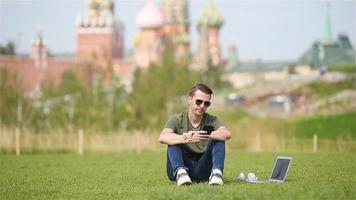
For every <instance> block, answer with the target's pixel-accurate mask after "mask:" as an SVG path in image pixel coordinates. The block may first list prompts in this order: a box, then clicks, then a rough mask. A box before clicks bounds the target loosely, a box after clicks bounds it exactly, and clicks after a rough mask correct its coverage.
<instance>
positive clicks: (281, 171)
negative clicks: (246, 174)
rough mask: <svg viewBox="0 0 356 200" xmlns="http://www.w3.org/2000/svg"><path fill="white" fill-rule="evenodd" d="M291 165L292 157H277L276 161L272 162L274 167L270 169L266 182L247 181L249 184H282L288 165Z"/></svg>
mask: <svg viewBox="0 0 356 200" xmlns="http://www.w3.org/2000/svg"><path fill="white" fill-rule="evenodd" d="M291 164H292V157H283V156H278V157H277V158H276V161H275V162H274V166H273V169H272V173H271V176H270V178H269V180H268V181H260V180H256V181H249V180H247V182H249V183H273V182H277V183H284V181H285V180H286V178H287V174H288V170H289V167H290V165H291Z"/></svg>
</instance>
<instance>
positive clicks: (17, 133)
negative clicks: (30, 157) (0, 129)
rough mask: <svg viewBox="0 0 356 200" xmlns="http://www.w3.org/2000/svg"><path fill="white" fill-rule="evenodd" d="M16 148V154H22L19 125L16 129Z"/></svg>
mask: <svg viewBox="0 0 356 200" xmlns="http://www.w3.org/2000/svg"><path fill="white" fill-rule="evenodd" d="M15 149H16V155H17V156H19V155H20V153H21V152H20V129H19V128H18V127H17V128H16V131H15Z"/></svg>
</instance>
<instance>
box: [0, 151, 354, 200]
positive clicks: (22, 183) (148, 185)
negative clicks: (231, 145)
mask: <svg viewBox="0 0 356 200" xmlns="http://www.w3.org/2000/svg"><path fill="white" fill-rule="evenodd" d="M276 155H277V154H275V153H245V152H242V153H238V152H229V153H228V155H227V158H226V162H225V165H226V166H225V185H224V186H222V187H211V186H209V185H208V184H207V183H200V184H193V185H191V186H188V187H177V186H176V184H175V183H174V182H169V181H168V179H167V178H166V175H165V159H166V158H165V153H163V152H161V153H147V152H145V153H142V154H134V153H127V154H104V155H85V156H77V155H74V154H27V155H21V156H20V157H16V156H14V155H0V199H204V200H206V199H355V198H356V175H355V172H356V170H355V167H354V166H355V163H356V155H352V154H305V153H293V154H283V155H288V156H293V163H292V167H291V169H290V171H289V174H288V178H287V182H286V183H285V184H259V185H254V184H248V183H241V182H239V183H238V182H235V181H234V178H235V177H236V176H237V175H238V174H239V173H240V172H241V171H247V172H254V173H255V174H256V175H257V176H258V177H259V178H260V179H267V178H268V176H269V173H270V171H271V168H272V165H273V162H274V159H275V156H276Z"/></svg>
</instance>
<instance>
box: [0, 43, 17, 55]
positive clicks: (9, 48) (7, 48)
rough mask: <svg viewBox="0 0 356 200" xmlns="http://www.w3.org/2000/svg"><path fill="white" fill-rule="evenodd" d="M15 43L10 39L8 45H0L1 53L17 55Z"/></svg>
mask: <svg viewBox="0 0 356 200" xmlns="http://www.w3.org/2000/svg"><path fill="white" fill-rule="evenodd" d="M15 54H16V53H15V43H14V42H12V41H10V42H7V44H6V45H4V46H2V45H0V55H15Z"/></svg>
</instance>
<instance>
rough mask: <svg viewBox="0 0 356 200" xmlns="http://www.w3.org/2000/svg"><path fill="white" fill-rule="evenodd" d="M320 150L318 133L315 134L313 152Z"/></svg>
mask: <svg viewBox="0 0 356 200" xmlns="http://www.w3.org/2000/svg"><path fill="white" fill-rule="evenodd" d="M317 151H318V135H317V134H314V136H313V152H314V153H316V152H317Z"/></svg>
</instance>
